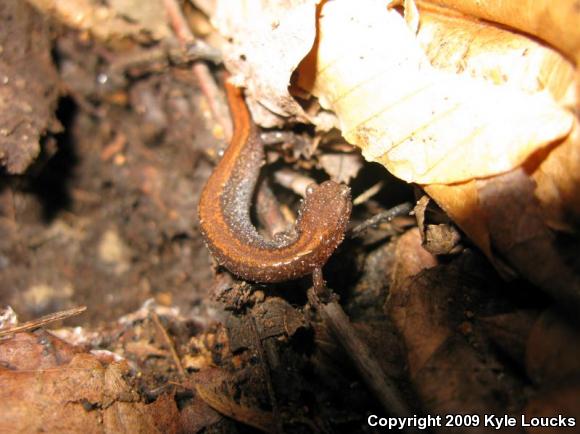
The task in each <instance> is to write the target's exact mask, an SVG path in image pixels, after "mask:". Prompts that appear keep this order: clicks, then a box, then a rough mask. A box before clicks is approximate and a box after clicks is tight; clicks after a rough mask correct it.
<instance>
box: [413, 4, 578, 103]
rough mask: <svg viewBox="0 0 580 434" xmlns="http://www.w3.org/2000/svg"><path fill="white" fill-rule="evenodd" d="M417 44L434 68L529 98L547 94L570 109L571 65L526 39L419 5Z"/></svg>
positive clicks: (470, 19) (546, 47)
mask: <svg viewBox="0 0 580 434" xmlns="http://www.w3.org/2000/svg"><path fill="white" fill-rule="evenodd" d="M417 40H418V42H419V44H420V45H421V48H422V49H423V50H424V51H425V54H426V55H427V57H428V58H429V61H430V62H431V64H432V65H433V66H434V67H435V68H437V69H440V70H445V71H448V72H453V73H465V74H468V75H470V76H473V77H478V78H482V79H484V80H486V81H489V82H491V83H494V84H510V85H513V86H516V87H518V88H519V89H521V90H523V91H525V92H529V93H535V92H541V91H543V90H548V91H549V92H550V93H551V94H552V96H553V97H554V99H555V100H556V101H558V103H559V104H560V105H563V106H574V105H575V98H574V93H575V82H574V74H575V68H574V65H573V63H572V62H571V61H569V60H568V59H567V58H565V57H564V56H563V55H562V54H560V53H559V52H557V51H555V50H554V49H552V48H550V47H548V46H547V45H545V44H542V43H540V42H539V41H537V40H536V39H533V38H530V37H529V36H527V35H523V34H521V33H515V32H511V31H508V30H506V29H504V28H500V27H498V26H495V25H491V24H489V23H486V22H483V21H478V20H475V19H474V18H473V17H468V16H465V15H460V14H458V13H454V12H453V11H450V10H448V9H443V8H440V7H435V6H434V5H432V4H429V3H424V2H422V3H421V27H420V28H419V32H418V34H417Z"/></svg>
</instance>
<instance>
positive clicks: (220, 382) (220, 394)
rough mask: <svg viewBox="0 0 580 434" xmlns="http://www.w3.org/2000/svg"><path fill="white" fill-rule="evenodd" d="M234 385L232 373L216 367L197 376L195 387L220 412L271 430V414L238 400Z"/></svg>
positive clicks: (265, 430)
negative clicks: (233, 388)
mask: <svg viewBox="0 0 580 434" xmlns="http://www.w3.org/2000/svg"><path fill="white" fill-rule="evenodd" d="M234 385H235V382H234V377H233V376H232V375H229V374H228V373H226V372H223V371H221V370H218V369H212V370H210V369H208V370H204V371H202V372H201V373H200V374H199V375H198V376H197V384H196V385H195V389H196V390H197V393H198V394H199V396H200V398H201V399H203V400H204V401H205V402H206V403H207V404H208V405H209V406H210V407H212V408H213V409H215V410H217V411H218V412H220V413H221V414H223V415H226V416H228V417H231V418H232V419H234V420H238V421H240V422H242V423H244V424H246V425H250V426H253V427H255V428H258V429H259V430H261V431H264V432H272V431H273V430H274V426H275V421H274V418H273V416H272V414H271V413H269V412H266V411H263V410H260V409H259V408H256V407H251V406H249V405H244V403H241V402H238V400H237V399H236V396H234V395H235V393H234V391H233V390H231V389H232V387H233V386H234Z"/></svg>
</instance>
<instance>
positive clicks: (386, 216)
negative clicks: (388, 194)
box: [347, 202, 413, 238]
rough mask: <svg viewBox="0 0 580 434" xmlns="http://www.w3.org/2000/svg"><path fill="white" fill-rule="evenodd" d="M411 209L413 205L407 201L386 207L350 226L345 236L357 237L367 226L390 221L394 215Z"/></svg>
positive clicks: (403, 213) (406, 212)
mask: <svg viewBox="0 0 580 434" xmlns="http://www.w3.org/2000/svg"><path fill="white" fill-rule="evenodd" d="M412 209H413V205H411V204H410V203H409V202H405V203H402V204H400V205H397V206H394V207H393V208H391V209H388V210H386V211H382V212H380V213H378V214H376V215H374V216H372V217H371V218H370V219H368V220H366V221H364V222H362V223H361V224H359V225H358V226H355V227H354V228H352V229H351V230H349V231H348V235H347V236H348V237H350V238H354V237H358V236H360V235H361V234H362V233H363V232H364V231H366V230H367V229H368V228H370V227H373V226H376V225H378V224H379V223H382V222H384V221H391V220H392V219H394V218H395V217H399V216H403V215H408V214H409V213H410V212H411V210H412Z"/></svg>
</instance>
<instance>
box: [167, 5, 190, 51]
mask: <svg viewBox="0 0 580 434" xmlns="http://www.w3.org/2000/svg"><path fill="white" fill-rule="evenodd" d="M163 6H164V7H165V11H166V12H167V15H168V16H169V21H170V22H171V27H173V30H174V31H175V35H176V36H177V38H178V39H179V40H180V41H182V42H184V43H192V42H193V41H195V36H194V35H193V32H192V31H191V29H190V28H189V26H188V25H187V20H186V19H185V17H184V16H183V12H182V11H181V8H180V7H179V4H178V3H177V1H176V0H163Z"/></svg>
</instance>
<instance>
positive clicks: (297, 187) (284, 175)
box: [274, 169, 316, 197]
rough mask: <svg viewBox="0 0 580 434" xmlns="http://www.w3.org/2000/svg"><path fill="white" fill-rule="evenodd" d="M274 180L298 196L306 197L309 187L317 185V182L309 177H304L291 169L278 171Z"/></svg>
mask: <svg viewBox="0 0 580 434" xmlns="http://www.w3.org/2000/svg"><path fill="white" fill-rule="evenodd" d="M274 180H275V181H276V182H277V183H278V184H280V185H281V186H282V187H285V188H287V189H289V190H292V191H293V192H294V193H296V194H297V195H298V196H302V197H306V189H307V188H308V186H309V185H312V184H316V181H315V180H314V179H312V178H310V177H309V176H306V175H302V174H300V173H297V172H294V171H293V170H290V169H281V170H277V171H276V173H274Z"/></svg>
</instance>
